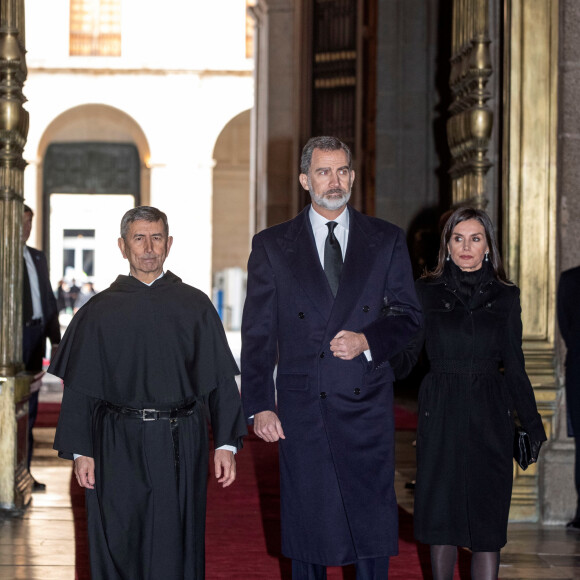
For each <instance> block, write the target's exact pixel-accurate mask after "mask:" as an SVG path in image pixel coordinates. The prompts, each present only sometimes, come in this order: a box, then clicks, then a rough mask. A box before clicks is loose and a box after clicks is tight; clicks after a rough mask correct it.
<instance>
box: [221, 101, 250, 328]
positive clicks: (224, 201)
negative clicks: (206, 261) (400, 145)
mask: <svg viewBox="0 0 580 580" xmlns="http://www.w3.org/2000/svg"><path fill="white" fill-rule="evenodd" d="M213 157H214V160H215V167H214V171H213V208H212V223H213V234H212V275H213V286H214V293H215V296H214V303H215V304H216V307H217V309H218V312H219V313H220V316H221V317H222V320H223V322H224V325H225V326H226V328H227V329H229V330H238V329H239V327H240V323H241V314H242V306H243V301H244V297H245V274H246V265H247V262H248V254H249V250H250V111H249V110H248V111H244V112H243V113H240V114H239V115H237V116H236V117H234V118H233V119H232V120H231V121H230V122H229V123H228V124H227V125H226V126H225V127H224V129H223V130H222V132H221V133H220V135H219V137H218V139H217V141H216V145H215V148H214V154H213Z"/></svg>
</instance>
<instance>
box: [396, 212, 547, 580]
mask: <svg viewBox="0 0 580 580" xmlns="http://www.w3.org/2000/svg"><path fill="white" fill-rule="evenodd" d="M416 287H417V294H418V296H419V299H420V302H421V305H422V308H423V317H424V326H423V329H422V330H421V331H420V333H419V334H418V335H417V336H416V337H415V338H414V339H413V341H411V342H410V343H409V345H408V347H407V349H405V350H404V351H402V352H401V353H399V354H398V355H397V356H395V357H393V358H392V359H391V361H390V362H391V365H392V366H393V368H394V371H395V375H396V376H397V377H398V378H399V377H404V376H405V375H406V374H407V373H408V372H409V371H410V370H411V369H412V367H413V366H414V364H415V363H416V361H417V358H418V357H419V353H420V352H421V349H422V348H423V345H424V347H425V351H426V355H427V358H428V361H429V365H430V367H429V372H428V373H427V375H426V376H425V378H424V379H423V382H422V384H421V388H420V391H419V424H418V431H417V433H418V437H417V478H416V486H415V506H414V522H415V523H414V529H415V538H416V539H417V540H418V541H420V542H422V543H424V544H429V545H430V547H431V548H430V549H431V565H432V569H433V578H434V580H451V579H452V578H453V574H454V568H455V563H456V559H457V547H458V546H463V547H466V548H469V549H470V550H471V551H472V559H471V578H472V579H473V580H495V579H496V578H497V574H498V570H499V563H500V549H501V548H502V547H503V546H504V545H505V544H506V541H507V524H508V513H509V507H510V500H511V492H512V477H513V466H514V463H513V442H514V431H515V424H514V413H517V417H518V419H519V421H520V422H521V424H522V426H523V427H524V428H525V429H526V430H527V432H528V433H529V436H530V439H531V444H532V445H531V446H532V454H533V460H534V461H535V460H537V457H538V453H539V450H540V445H541V443H542V441H545V440H546V434H545V432H544V427H543V425H542V419H541V417H540V415H539V413H538V411H537V408H536V401H535V397H534V392H533V390H532V386H531V384H530V381H529V379H528V377H527V375H526V371H525V366H524V355H523V352H522V322H521V315H520V313H521V308H520V299H519V295H520V292H519V289H518V288H517V286H515V285H514V284H512V283H511V282H510V281H509V280H508V279H507V278H506V275H505V272H504V269H503V266H502V263H501V259H500V255H499V252H498V248H497V245H496V241H495V235H494V230H493V225H492V223H491V220H490V219H489V217H488V215H487V214H486V213H485V212H484V211H482V210H478V209H472V208H460V209H458V210H456V211H455V212H454V213H453V214H452V215H451V216H450V217H449V218H448V220H447V222H446V223H445V226H444V228H443V232H442V235H441V243H440V247H439V259H438V264H437V266H436V267H435V269H434V270H433V271H431V272H428V273H426V274H425V275H424V276H423V277H421V278H420V279H419V280H418V281H417V283H416Z"/></svg>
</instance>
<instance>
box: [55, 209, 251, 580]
mask: <svg viewBox="0 0 580 580" xmlns="http://www.w3.org/2000/svg"><path fill="white" fill-rule="evenodd" d="M118 243H119V248H120V250H121V254H122V255H123V257H124V258H125V259H127V260H128V261H129V272H130V273H129V275H128V276H118V277H117V279H116V280H115V282H113V284H112V285H111V286H110V287H109V288H108V289H107V290H104V291H103V292H100V293H99V294H97V295H96V296H94V297H93V298H91V300H89V301H88V302H87V303H86V304H85V306H84V307H83V308H81V309H80V310H79V311H78V312H77V314H75V316H73V318H72V322H71V323H70V325H69V326H68V328H67V331H66V333H65V335H64V338H63V341H62V344H61V347H60V348H59V350H58V352H57V354H56V356H55V358H54V360H53V362H52V364H51V366H50V367H49V372H50V373H52V374H54V375H56V376H58V377H61V378H62V379H63V381H64V394H63V400H62V407H61V412H60V417H59V420H58V426H57V429H56V435H55V440H54V448H55V449H57V450H58V452H59V456H60V457H63V458H65V459H74V473H75V475H76V478H77V481H78V483H79V485H80V486H81V487H83V488H85V498H86V505H87V519H88V537H89V552H90V565H91V574H92V577H93V578H95V579H97V578H103V579H104V578H106V579H107V580H120V579H121V578H130V579H131V580H132V579H138V578H139V579H141V578H143V579H144V578H151V579H158V578H163V579H167V580H198V579H200V578H204V573H205V508H206V489H207V476H208V446H209V442H208V427H207V418H208V417H209V419H210V421H211V426H212V433H213V440H214V444H215V453H214V458H213V463H214V467H215V477H216V479H217V481H218V482H219V483H221V485H222V486H223V487H227V486H229V485H231V484H232V483H233V482H234V480H235V479H236V462H235V458H234V453H235V452H236V451H237V450H238V449H239V448H241V446H242V437H243V436H244V435H245V434H246V432H247V429H246V425H245V421H244V418H243V415H242V407H241V402H240V394H239V391H238V387H237V384H236V381H235V375H236V374H238V368H237V365H236V363H235V361H234V358H233V356H232V354H231V352H230V349H229V347H228V343H227V340H226V336H225V332H224V329H223V326H222V324H221V321H220V319H219V317H218V314H217V312H216V310H215V308H214V307H213V304H212V303H211V302H210V300H209V298H208V297H207V296H206V295H205V294H204V293H203V292H201V291H200V290H197V289H196V288H193V287H191V286H188V285H187V284H184V283H183V282H182V281H181V279H180V278H179V277H178V276H176V275H175V274H173V273H172V272H169V271H167V272H165V271H164V270H163V264H164V262H165V259H166V258H167V255H168V254H169V250H170V249H171V245H172V243H173V238H172V237H170V236H169V227H168V224H167V216H166V215H165V214H164V213H163V212H161V211H159V210H158V209H157V208H154V207H149V206H141V207H136V208H133V209H131V210H129V211H128V212H127V213H126V214H125V215H124V216H123V219H122V221H121V237H120V238H119V241H118Z"/></svg>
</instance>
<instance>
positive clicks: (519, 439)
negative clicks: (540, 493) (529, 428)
mask: <svg viewBox="0 0 580 580" xmlns="http://www.w3.org/2000/svg"><path fill="white" fill-rule="evenodd" d="M514 459H515V460H516V463H517V464H518V465H519V466H520V467H521V468H522V469H523V470H524V471H525V470H526V469H527V468H528V465H529V464H530V463H531V462H532V444H531V442H530V436H529V435H528V434H527V432H526V431H524V429H523V428H522V427H520V426H519V425H516V431H515V433H514Z"/></svg>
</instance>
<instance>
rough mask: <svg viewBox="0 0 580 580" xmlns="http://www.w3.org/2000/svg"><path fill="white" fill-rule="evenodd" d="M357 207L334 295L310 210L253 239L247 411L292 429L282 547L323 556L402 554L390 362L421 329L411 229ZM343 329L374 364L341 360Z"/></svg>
mask: <svg viewBox="0 0 580 580" xmlns="http://www.w3.org/2000/svg"><path fill="white" fill-rule="evenodd" d="M348 210H349V212H350V225H349V237H348V245H347V249H346V255H345V260H344V266H343V270H342V274H341V279H340V286H339V289H338V292H337V295H336V298H334V297H333V295H332V293H331V290H330V287H329V285H328V282H327V280H326V277H325V274H324V271H323V269H322V266H321V264H320V260H319V257H318V254H317V251H316V247H315V244H314V236H313V233H312V227H311V225H310V219H309V215H308V211H309V207H307V208H306V209H305V210H304V211H302V212H301V213H300V214H299V215H298V216H297V217H296V218H294V219H292V220H290V221H288V222H285V223H283V224H280V225H277V226H274V227H272V228H269V229H267V230H264V231H262V232H260V233H259V234H257V235H256V236H255V237H254V240H253V244H252V253H251V255H250V259H249V262H248V288H247V298H246V303H245V307H244V316H243V323H242V361H241V367H242V368H241V370H242V403H243V406H244V411H245V414H246V416H248V417H250V416H253V415H254V414H255V413H258V412H260V411H266V410H270V411H275V412H277V413H278V416H279V418H280V420H281V423H282V428H283V429H284V433H285V436H286V438H285V439H284V440H280V444H279V451H280V480H281V494H280V495H281V520H282V551H283V553H284V554H285V555H286V556H288V557H290V558H294V559H298V560H302V561H306V562H311V563H317V564H323V565H344V564H347V563H350V562H353V561H355V560H356V559H360V558H374V557H383V556H389V555H394V554H396V553H397V550H398V542H397V531H398V529H397V527H398V526H397V504H396V499H395V493H394V489H393V479H394V421H393V406H392V381H393V373H392V370H391V367H390V365H389V363H388V359H389V358H390V357H391V356H393V355H394V354H396V353H397V352H398V351H399V350H401V349H402V348H403V347H404V346H405V344H406V342H407V341H408V340H409V339H410V337H411V336H413V334H414V333H415V332H416V331H417V329H418V328H419V326H420V309H419V305H418V301H417V297H416V294H415V290H414V285H413V279H412V273H411V266H410V262H409V257H408V252H407V248H406V244H405V238H404V235H403V232H402V231H401V230H400V229H399V228H398V227H396V226H394V225H392V224H390V223H388V222H385V221H383V220H379V219H376V218H372V217H368V216H364V215H362V214H360V213H359V212H357V211H356V210H354V209H353V208H351V207H349V208H348ZM340 330H351V331H356V332H363V333H364V334H365V336H366V338H367V341H368V343H369V346H370V351H371V356H372V362H369V361H368V360H367V358H366V357H365V355H364V354H361V355H359V356H358V357H356V358H355V359H353V360H351V361H345V360H340V359H338V358H335V357H334V356H333V355H332V352H331V351H330V347H329V344H330V341H331V340H332V338H333V337H334V336H335V335H336V333H337V332H339V331H340ZM276 365H277V373H276V380H275V382H274V378H273V374H274V369H275V367H276Z"/></svg>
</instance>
